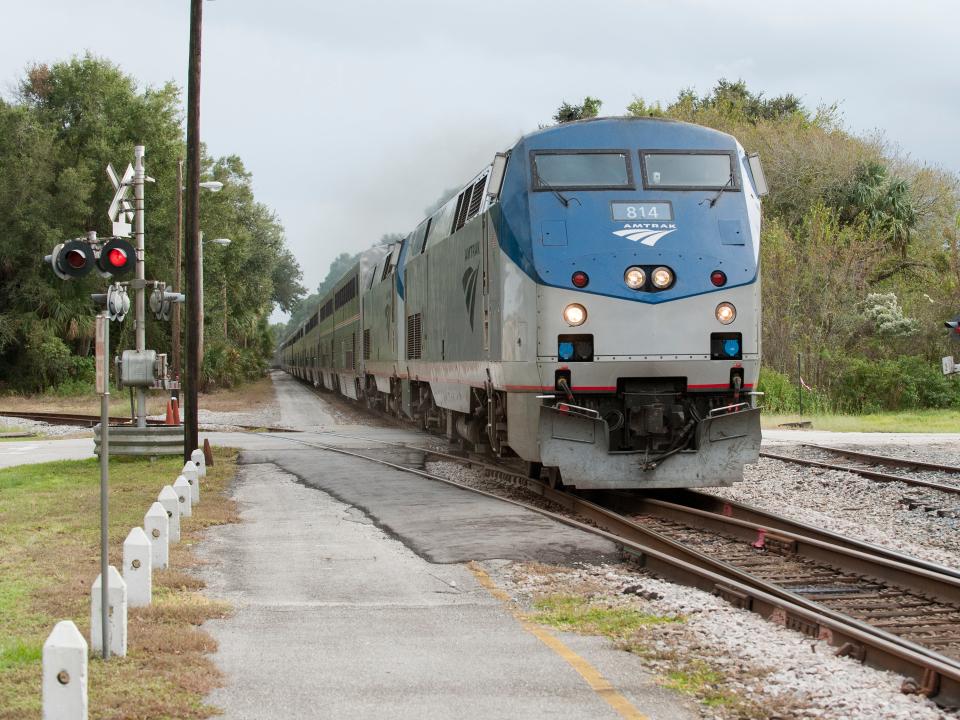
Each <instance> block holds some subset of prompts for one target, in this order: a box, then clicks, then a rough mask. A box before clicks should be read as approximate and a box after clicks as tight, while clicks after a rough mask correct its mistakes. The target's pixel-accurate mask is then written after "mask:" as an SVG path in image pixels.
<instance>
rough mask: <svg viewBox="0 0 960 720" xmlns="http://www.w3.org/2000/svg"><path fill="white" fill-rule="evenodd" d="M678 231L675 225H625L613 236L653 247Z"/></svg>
mask: <svg viewBox="0 0 960 720" xmlns="http://www.w3.org/2000/svg"><path fill="white" fill-rule="evenodd" d="M676 229H677V226H676V224H674V223H633V224H630V225H625V226H624V228H623V230H614V231H613V234H614V235H616V236H617V237H622V238H626V239H627V240H633V241H634V242H638V241H639V242H640V244H641V245H649V246H650V247H653V246H654V245H656V244H657V241H658V240H659V239H660V238H662V237H666V236H667V235H669V234H670V233H672V232H673V231H674V230H676Z"/></svg>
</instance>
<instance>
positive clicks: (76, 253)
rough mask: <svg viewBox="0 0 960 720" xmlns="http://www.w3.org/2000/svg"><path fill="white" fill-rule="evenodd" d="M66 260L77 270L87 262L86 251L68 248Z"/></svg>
mask: <svg viewBox="0 0 960 720" xmlns="http://www.w3.org/2000/svg"><path fill="white" fill-rule="evenodd" d="M66 260H67V264H68V265H69V266H70V267H72V268H74V269H75V270H79V269H80V268H82V267H83V266H84V265H86V264H87V256H86V253H84V252H83V251H81V250H68V251H67V253H66Z"/></svg>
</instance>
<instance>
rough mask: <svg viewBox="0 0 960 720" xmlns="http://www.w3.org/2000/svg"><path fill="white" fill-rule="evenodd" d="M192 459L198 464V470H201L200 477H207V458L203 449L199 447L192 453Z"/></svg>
mask: <svg viewBox="0 0 960 720" xmlns="http://www.w3.org/2000/svg"><path fill="white" fill-rule="evenodd" d="M190 460H191V461H193V464H194V465H196V466H197V470H198V471H199V472H200V477H202V478H205V477H206V476H207V458H206V457H205V456H204V454H203V450H201V449H200V448H197V449H196V450H194V451H193V452H192V453H190Z"/></svg>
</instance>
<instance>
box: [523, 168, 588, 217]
mask: <svg viewBox="0 0 960 720" xmlns="http://www.w3.org/2000/svg"><path fill="white" fill-rule="evenodd" d="M534 168H536V165H534ZM537 183H538V184H540V185H543V186H544V187H545V188H546V189H547V190H549V191H550V192H552V193H553V194H554V195H556V196H557V200H559V201H560V202H562V203H563V206H564V207H570V200H568V199H567V198H566V197H564V196H563V195H561V194H560V191H559V190H557V189H556V188H555V187H554V186H553V185H551V184H550V183H548V182H547V181H546V180H544V179H543V177H542V176H541V175H540V173H539V172H537ZM578 202H579V201H578Z"/></svg>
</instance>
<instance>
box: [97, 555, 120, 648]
mask: <svg viewBox="0 0 960 720" xmlns="http://www.w3.org/2000/svg"><path fill="white" fill-rule="evenodd" d="M107 572H108V573H109V574H110V587H108V588H107V602H108V603H110V606H109V607H108V612H109V615H110V623H109V624H110V652H111V653H113V654H114V655H116V656H117V657H126V655H127V584H126V583H125V582H124V581H123V578H122V577H120V573H119V572H118V571H117V569H116V568H115V567H114V566H113V565H111V566H110V567H109V568H108V569H107ZM101 632H102V631H101V628H100V575H97V579H96V580H94V581H93V589H92V590H91V597H90V646H91V647H92V648H93V651H94V652H95V653H101V652H103V638H102V637H101Z"/></svg>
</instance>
